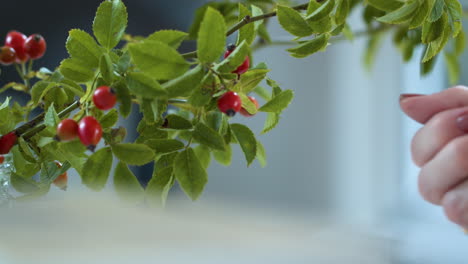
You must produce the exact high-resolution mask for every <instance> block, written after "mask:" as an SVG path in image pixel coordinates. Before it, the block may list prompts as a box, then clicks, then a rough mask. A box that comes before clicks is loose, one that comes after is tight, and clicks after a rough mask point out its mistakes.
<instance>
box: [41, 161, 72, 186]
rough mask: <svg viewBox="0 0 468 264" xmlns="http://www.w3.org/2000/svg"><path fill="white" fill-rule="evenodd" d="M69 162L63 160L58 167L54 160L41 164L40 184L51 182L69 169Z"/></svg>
mask: <svg viewBox="0 0 468 264" xmlns="http://www.w3.org/2000/svg"><path fill="white" fill-rule="evenodd" d="M70 167H71V166H70V163H68V162H65V163H63V164H62V165H60V167H59V166H58V165H57V163H55V162H47V163H42V164H41V175H40V182H41V183H42V184H51V183H52V182H53V181H54V180H55V179H57V177H58V176H59V175H62V174H64V173H66V172H67V170H68V169H70Z"/></svg>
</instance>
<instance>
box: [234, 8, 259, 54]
mask: <svg viewBox="0 0 468 264" xmlns="http://www.w3.org/2000/svg"><path fill="white" fill-rule="evenodd" d="M238 7H239V16H238V21H242V20H243V19H244V18H245V17H246V16H250V17H252V12H250V10H249V9H248V8H247V7H245V6H244V5H243V4H242V3H238ZM244 40H245V42H246V43H247V44H248V45H250V44H252V43H253V41H254V40H255V25H254V23H249V24H246V25H244V26H243V27H241V28H240V29H239V33H238V34H237V42H236V44H237V45H239V44H241V43H242V41H244Z"/></svg>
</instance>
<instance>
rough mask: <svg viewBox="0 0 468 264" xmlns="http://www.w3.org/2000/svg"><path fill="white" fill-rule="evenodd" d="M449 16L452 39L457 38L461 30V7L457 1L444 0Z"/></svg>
mask: <svg viewBox="0 0 468 264" xmlns="http://www.w3.org/2000/svg"><path fill="white" fill-rule="evenodd" d="M445 5H446V7H447V12H448V15H449V25H450V27H451V29H452V32H453V37H456V36H458V34H459V33H460V31H461V29H462V23H461V21H462V19H463V6H462V4H461V3H460V1H458V0H445Z"/></svg>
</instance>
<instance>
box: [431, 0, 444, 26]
mask: <svg viewBox="0 0 468 264" xmlns="http://www.w3.org/2000/svg"><path fill="white" fill-rule="evenodd" d="M444 7H445V2H444V0H435V3H434V6H433V7H432V10H431V13H430V14H429V16H428V18H427V20H428V21H429V22H435V21H437V20H439V19H440V17H441V16H442V14H443V13H444Z"/></svg>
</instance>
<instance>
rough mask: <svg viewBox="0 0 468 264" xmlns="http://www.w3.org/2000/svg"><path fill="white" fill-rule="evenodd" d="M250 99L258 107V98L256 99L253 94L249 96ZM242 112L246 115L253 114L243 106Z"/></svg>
mask: <svg viewBox="0 0 468 264" xmlns="http://www.w3.org/2000/svg"><path fill="white" fill-rule="evenodd" d="M249 100H250V101H251V102H252V103H254V105H255V107H256V108H257V109H258V101H257V99H255V97H253V96H249ZM240 113H241V115H243V116H245V117H251V116H253V115H252V114H250V113H249V112H247V110H245V109H244V108H243V107H242V109H241V110H240Z"/></svg>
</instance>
